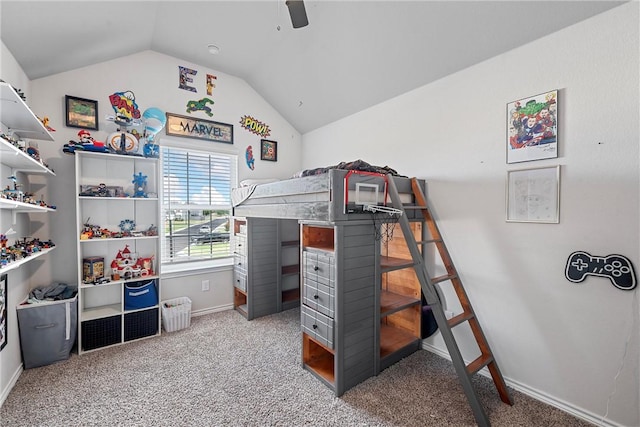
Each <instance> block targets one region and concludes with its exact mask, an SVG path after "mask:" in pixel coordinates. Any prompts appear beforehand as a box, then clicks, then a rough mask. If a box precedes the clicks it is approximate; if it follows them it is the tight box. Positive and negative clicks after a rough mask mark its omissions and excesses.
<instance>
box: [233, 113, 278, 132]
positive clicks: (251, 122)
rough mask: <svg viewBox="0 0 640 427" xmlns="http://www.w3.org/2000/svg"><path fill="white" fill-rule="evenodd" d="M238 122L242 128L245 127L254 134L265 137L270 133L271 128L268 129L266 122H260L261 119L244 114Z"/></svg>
mask: <svg viewBox="0 0 640 427" xmlns="http://www.w3.org/2000/svg"><path fill="white" fill-rule="evenodd" d="M240 124H241V125H242V127H243V128H245V129H246V130H248V131H249V132H251V133H255V134H256V135H258V136H261V137H263V138H266V137H268V136H269V135H271V129H269V125H268V124H266V123H262V122H261V121H259V120H256V119H255V118H253V117H251V116H246V115H245V116H242V117H241V118H240Z"/></svg>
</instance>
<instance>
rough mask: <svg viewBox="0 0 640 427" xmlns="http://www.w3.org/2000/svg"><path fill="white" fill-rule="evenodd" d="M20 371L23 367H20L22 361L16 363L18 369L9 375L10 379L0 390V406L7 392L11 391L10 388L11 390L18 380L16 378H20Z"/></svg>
mask: <svg viewBox="0 0 640 427" xmlns="http://www.w3.org/2000/svg"><path fill="white" fill-rule="evenodd" d="M22 371H23V369H22V363H21V364H20V365H18V369H16V371H15V372H14V373H13V375H12V376H11V381H9V383H8V384H7V386H6V387H5V389H4V390H2V395H0V408H1V407H2V405H4V401H5V400H6V399H7V397H8V396H9V393H11V390H13V387H14V386H15V385H16V383H17V382H18V378H20V375H21V374H22Z"/></svg>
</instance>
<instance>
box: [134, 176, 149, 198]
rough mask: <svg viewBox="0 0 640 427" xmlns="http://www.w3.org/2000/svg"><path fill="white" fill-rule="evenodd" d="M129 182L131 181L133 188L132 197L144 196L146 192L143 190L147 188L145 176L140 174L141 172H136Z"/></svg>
mask: <svg viewBox="0 0 640 427" xmlns="http://www.w3.org/2000/svg"><path fill="white" fill-rule="evenodd" d="M131 182H132V183H133V188H134V193H133V197H144V198H146V197H147V192H146V191H145V190H146V189H147V176H146V175H142V172H138V174H137V175H136V174H134V175H133V181H131Z"/></svg>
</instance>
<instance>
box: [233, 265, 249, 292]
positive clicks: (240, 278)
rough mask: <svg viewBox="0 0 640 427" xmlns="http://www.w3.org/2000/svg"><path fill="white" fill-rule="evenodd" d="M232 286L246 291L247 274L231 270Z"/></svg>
mask: <svg viewBox="0 0 640 427" xmlns="http://www.w3.org/2000/svg"><path fill="white" fill-rule="evenodd" d="M233 286H235V287H236V288H238V289H240V290H242V291H245V292H246V291H247V273H246V272H244V271H242V270H237V269H234V270H233Z"/></svg>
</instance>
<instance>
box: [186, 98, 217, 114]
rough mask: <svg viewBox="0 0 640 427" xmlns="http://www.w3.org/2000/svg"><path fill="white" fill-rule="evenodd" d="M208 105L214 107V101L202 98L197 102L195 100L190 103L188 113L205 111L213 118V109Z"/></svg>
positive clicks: (188, 103)
mask: <svg viewBox="0 0 640 427" xmlns="http://www.w3.org/2000/svg"><path fill="white" fill-rule="evenodd" d="M207 104H211V105H213V104H214V102H213V100H212V99H209V98H202V99H199V100H197V101H195V100H191V101H188V102H187V113H189V114H191V113H193V112H194V111H204V112H205V114H206V115H207V116H209V117H211V116H213V113H212V112H211V107H209V106H208V105H207Z"/></svg>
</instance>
